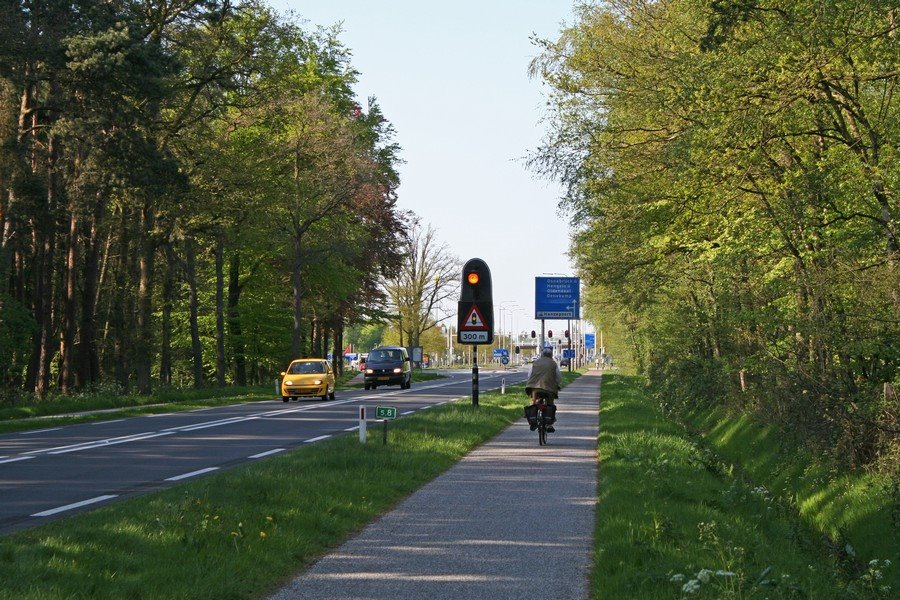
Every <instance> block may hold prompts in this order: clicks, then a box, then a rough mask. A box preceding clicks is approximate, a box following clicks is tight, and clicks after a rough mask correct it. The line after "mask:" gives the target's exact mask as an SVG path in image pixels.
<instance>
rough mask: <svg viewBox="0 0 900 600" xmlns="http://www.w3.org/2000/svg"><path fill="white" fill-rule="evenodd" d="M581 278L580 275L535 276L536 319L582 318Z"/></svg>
mask: <svg viewBox="0 0 900 600" xmlns="http://www.w3.org/2000/svg"><path fill="white" fill-rule="evenodd" d="M580 283H581V280H580V279H579V278H578V277H535V278H534V318H535V319H580V318H581V317H580V316H579V314H580V312H581V311H580V308H581V294H580V292H581V285H580Z"/></svg>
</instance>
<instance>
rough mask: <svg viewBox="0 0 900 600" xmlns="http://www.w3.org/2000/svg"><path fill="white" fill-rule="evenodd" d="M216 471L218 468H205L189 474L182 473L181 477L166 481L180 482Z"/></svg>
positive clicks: (170, 478) (177, 476)
mask: <svg viewBox="0 0 900 600" xmlns="http://www.w3.org/2000/svg"><path fill="white" fill-rule="evenodd" d="M218 470H219V467H207V468H205V469H200V470H198V471H191V472H190V473H182V474H181V475H176V476H175V477H167V478H166V481H181V480H182V479H187V478H188V477H196V476H197V475H204V474H206V473H212V472H213V471H218Z"/></svg>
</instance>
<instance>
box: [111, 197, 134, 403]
mask: <svg viewBox="0 0 900 600" xmlns="http://www.w3.org/2000/svg"><path fill="white" fill-rule="evenodd" d="M131 218H132V215H131V214H130V213H129V211H127V210H123V211H122V221H121V223H120V226H119V259H118V261H117V263H118V265H117V268H116V273H115V279H116V290H115V298H113V299H112V300H111V302H110V306H111V310H110V328H111V329H112V331H113V339H114V340H115V341H114V342H113V353H114V356H113V364H114V365H115V372H116V383H118V385H119V387H120V388H121V389H122V390H123V391H124V392H127V391H128V390H129V388H130V383H131V381H130V380H131V362H130V360H129V359H130V351H129V348H131V332H132V328H131V327H129V323H128V317H129V315H130V314H133V312H132V311H129V310H128V309H129V305H132V306H133V302H134V300H133V295H132V294H128V293H126V290H127V283H128V273H129V270H130V269H129V268H130V260H133V259H131V248H132V244H131V232H130V230H129V228H128V224H129V223H130V222H131Z"/></svg>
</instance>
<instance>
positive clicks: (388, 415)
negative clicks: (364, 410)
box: [375, 406, 397, 420]
mask: <svg viewBox="0 0 900 600" xmlns="http://www.w3.org/2000/svg"><path fill="white" fill-rule="evenodd" d="M375 418H376V419H385V420H387V419H396V418H397V407H396V406H376V407H375Z"/></svg>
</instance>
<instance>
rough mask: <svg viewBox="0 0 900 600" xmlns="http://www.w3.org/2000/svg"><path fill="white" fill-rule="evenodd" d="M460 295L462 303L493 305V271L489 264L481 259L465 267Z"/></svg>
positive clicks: (470, 261) (471, 261) (472, 261)
mask: <svg viewBox="0 0 900 600" xmlns="http://www.w3.org/2000/svg"><path fill="white" fill-rule="evenodd" d="M461 292H462V293H461V294H460V301H461V302H478V303H483V304H485V305H492V304H493V293H492V291H491V271H490V269H488V266H487V263H485V262H484V261H483V260H481V259H480V258H473V259H471V260H469V261H468V262H466V264H465V266H463V285H462V290H461Z"/></svg>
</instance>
